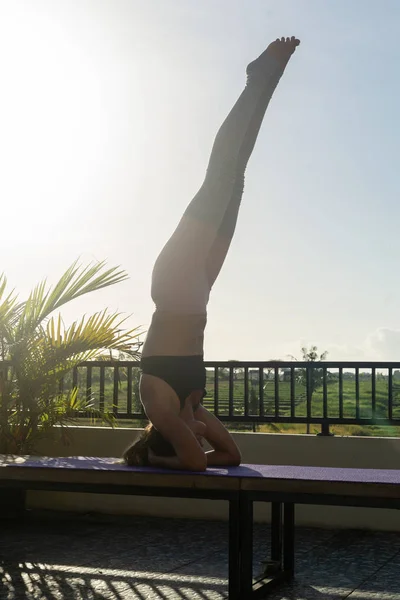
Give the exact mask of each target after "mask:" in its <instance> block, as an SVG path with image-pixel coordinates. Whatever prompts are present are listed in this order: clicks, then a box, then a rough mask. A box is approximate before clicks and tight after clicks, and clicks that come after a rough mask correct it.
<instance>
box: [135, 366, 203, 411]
mask: <svg viewBox="0 0 400 600" xmlns="http://www.w3.org/2000/svg"><path fill="white" fill-rule="evenodd" d="M140 366H141V369H142V373H143V374H144V375H153V376H154V377H159V378H160V379H163V380H164V381H165V382H166V383H168V385H170V386H171V387H172V389H173V390H174V392H176V394H177V396H178V398H179V401H180V403H181V408H183V407H184V406H185V400H186V398H187V397H188V396H190V394H191V393H192V392H194V391H195V390H204V393H203V397H204V396H205V395H206V389H205V388H206V368H205V366H204V359H203V357H202V356H201V355H194V356H145V357H142V359H141V361H140Z"/></svg>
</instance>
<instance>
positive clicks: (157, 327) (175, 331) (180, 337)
mask: <svg viewBox="0 0 400 600" xmlns="http://www.w3.org/2000/svg"><path fill="white" fill-rule="evenodd" d="M206 324H207V315H206V314H205V313H203V314H197V315H191V314H186V315H182V314H174V313H170V312H166V311H158V310H156V311H155V312H154V314H153V318H152V321H151V325H150V328H149V330H148V332H147V338H146V341H145V343H144V346H143V349H142V356H143V357H146V356H193V355H201V356H202V355H203V352H204V329H205V327H206Z"/></svg>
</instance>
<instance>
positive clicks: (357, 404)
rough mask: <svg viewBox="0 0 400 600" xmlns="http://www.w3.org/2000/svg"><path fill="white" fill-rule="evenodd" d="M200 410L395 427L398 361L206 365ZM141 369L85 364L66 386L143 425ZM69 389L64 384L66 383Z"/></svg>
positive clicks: (228, 417)
mask: <svg viewBox="0 0 400 600" xmlns="http://www.w3.org/2000/svg"><path fill="white" fill-rule="evenodd" d="M205 366H206V370H207V396H206V397H205V398H204V405H205V406H206V407H207V408H208V409H209V410H211V411H212V412H213V413H214V414H215V415H216V416H217V417H218V418H219V419H220V420H221V421H225V422H230V423H235V422H239V423H252V424H257V423H258V424H259V423H303V424H308V425H316V426H319V427H320V430H321V434H322V435H329V434H330V425H333V424H348V425H349V424H352V425H375V426H385V425H397V426H400V362H398V363H397V362H390V363H389V362H328V361H324V362H300V361H299V362H296V361H282V362H280V361H279V362H277V361H273V362H249V361H247V362H236V361H235V362H232V361H229V362H226V361H225V362H214V361H207V362H206V363H205ZM139 376H140V370H139V364H138V363H136V362H131V361H120V362H111V361H110V362H103V361H102V362H87V363H82V364H81V365H79V367H77V368H76V369H74V371H73V373H72V377H71V381H70V384H71V385H72V386H79V389H80V390H82V392H83V393H85V394H86V395H87V397H88V398H89V397H93V398H94V399H95V405H96V406H97V407H98V408H99V409H101V410H104V409H105V408H109V409H111V410H112V411H113V412H114V414H115V416H117V417H118V418H119V419H140V420H142V419H144V418H145V416H144V414H143V410H142V407H141V404H140V399H139ZM66 383H67V382H66Z"/></svg>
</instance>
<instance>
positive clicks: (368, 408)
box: [78, 368, 400, 437]
mask: <svg viewBox="0 0 400 600" xmlns="http://www.w3.org/2000/svg"><path fill="white" fill-rule="evenodd" d="M96 375H97V374H96V369H95V368H93V380H92V387H91V391H92V394H93V396H94V398H95V405H96V407H98V406H99V397H100V383H99V378H98V376H96ZM137 376H138V373H134V377H133V385H132V389H133V394H132V412H134V413H137V412H139V411H140V401H139V397H138V394H137ZM78 385H79V386H80V389H81V393H82V394H85V390H86V375H85V373H82V374H80V376H79V378H78ZM278 386H279V388H278V389H279V416H280V417H289V416H290V383H289V382H286V381H279V383H278ZM116 392H117V406H118V412H120V413H124V412H127V405H128V384H127V381H126V379H124V378H123V377H121V381H120V382H119V386H118V388H117V390H116ZM135 392H136V393H135ZM392 393H393V403H392V407H393V418H395V419H399V425H400V385H398V384H397V382H394V385H393V392H392ZM104 394H105V406H106V407H107V408H109V409H111V408H112V405H113V398H114V382H113V379H112V378H108V379H106V382H105V390H104ZM327 398H328V403H327V405H328V417H330V418H335V417H339V381H338V380H337V379H336V380H333V381H329V382H328V386H327ZM375 398H376V411H375V418H376V419H387V418H388V416H389V414H388V398H389V388H388V379H387V378H385V377H383V376H381V377H377V379H376V385H375ZM204 405H205V406H206V408H208V409H209V410H211V411H214V408H215V390H214V378H213V376H212V374H211V373H210V377H209V381H207V396H206V397H205V399H204ZM356 405H357V402H356V382H355V380H354V379H353V380H351V379H344V380H343V416H344V417H345V418H355V417H356ZM233 406H234V415H235V416H236V417H240V416H241V415H244V381H243V379H239V378H238V379H237V380H236V381H234V386H233ZM263 408H264V415H265V416H270V417H274V415H275V382H274V380H268V381H265V382H264V399H263ZM218 410H219V414H220V415H221V416H228V414H229V382H228V381H227V380H224V379H222V378H221V379H220V380H219V385H218ZM249 414H250V415H254V417H256V418H257V416H259V385H258V381H253V382H249ZM306 415H307V403H306V390H305V387H304V386H303V385H301V384H299V383H298V382H296V384H295V416H297V417H303V416H306ZM359 415H360V417H361V418H366V419H372V418H373V415H372V378H371V376H366V375H364V376H363V377H360V381H359ZM311 416H312V417H322V416H323V391H322V387H319V388H318V389H316V390H315V392H314V393H313V396H312V403H311ZM138 423H139V421H137V420H136V421H134V420H125V419H124V420H121V421H120V424H121V425H122V426H129V425H132V426H133V425H135V424H136V425H137V424H138ZM230 428H231V429H235V430H244V431H245V430H251V431H271V432H282V433H285V432H286V433H305V432H306V425H305V424H292V423H279V422H277V423H275V422H274V423H255V422H254V423H238V422H235V423H231V424H230ZM309 431H310V432H311V433H318V432H319V431H320V426H319V425H315V424H312V425H311V426H310V428H309ZM331 431H332V432H333V433H335V434H337V435H373V436H377V435H378V436H381V435H385V436H388V435H389V436H396V437H397V436H398V435H400V426H399V427H397V426H395V425H392V426H382V425H380V424H376V425H368V426H363V425H331Z"/></svg>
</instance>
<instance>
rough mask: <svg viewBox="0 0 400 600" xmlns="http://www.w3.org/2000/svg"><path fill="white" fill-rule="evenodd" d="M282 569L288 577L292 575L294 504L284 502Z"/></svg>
mask: <svg viewBox="0 0 400 600" xmlns="http://www.w3.org/2000/svg"><path fill="white" fill-rule="evenodd" d="M283 522H284V527H283V571H284V573H285V574H286V575H287V576H288V577H293V576H294V528H295V518H294V504H293V503H291V502H285V504H284V508H283Z"/></svg>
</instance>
